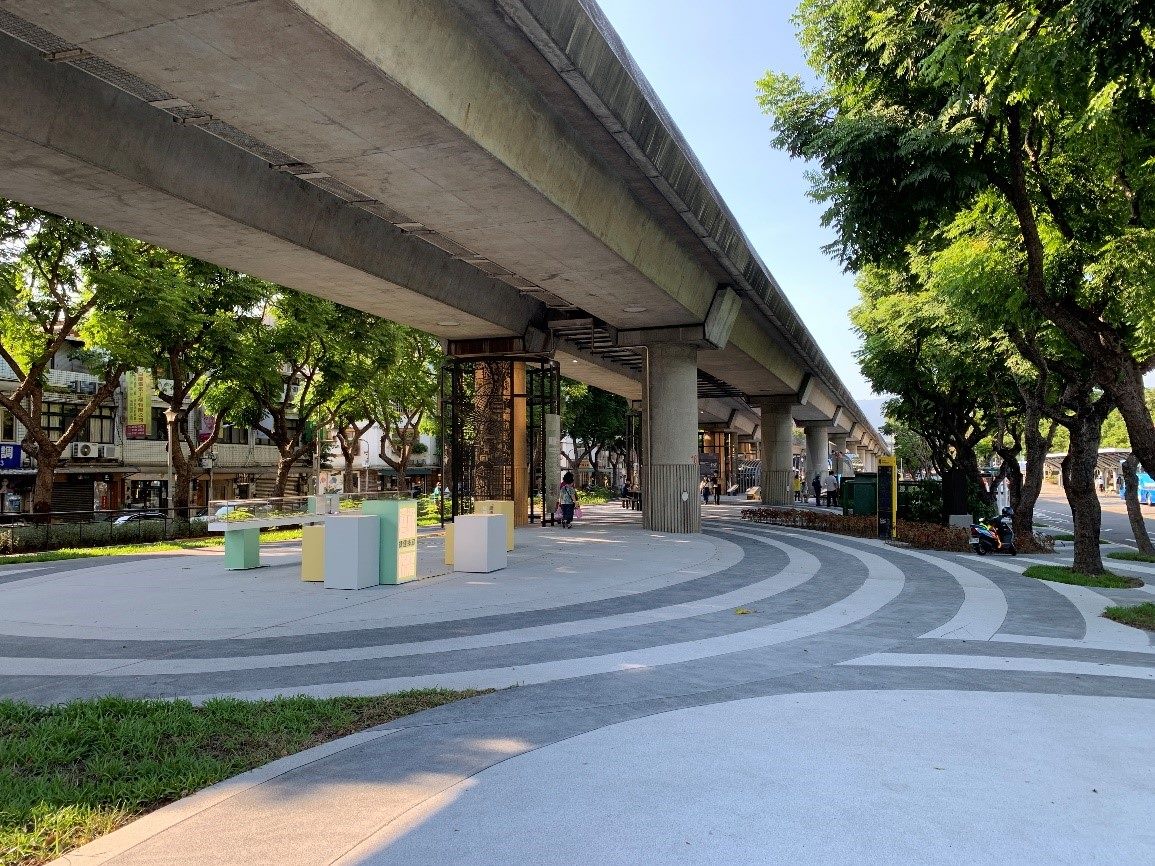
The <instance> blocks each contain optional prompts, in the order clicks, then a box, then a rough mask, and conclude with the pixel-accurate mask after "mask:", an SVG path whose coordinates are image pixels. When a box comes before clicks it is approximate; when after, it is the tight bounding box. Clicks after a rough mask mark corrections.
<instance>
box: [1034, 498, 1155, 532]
mask: <svg viewBox="0 0 1155 866" xmlns="http://www.w3.org/2000/svg"><path fill="white" fill-rule="evenodd" d="M1099 504H1100V505H1101V506H1102V508H1103V529H1102V533H1101V537H1102V538H1103V539H1105V540H1107V541H1114V542H1116V543H1118V544H1127V545H1130V546H1132V547H1134V546H1135V537H1134V535H1133V534H1132V533H1131V522H1130V521H1129V520H1128V519H1127V506H1126V505H1125V504H1124V502H1123V500H1122V499H1120V498H1119V497H1118V496H1116V495H1115V494H1113V493H1111V494H1104V495H1102V496H1100V497H1099ZM1143 516H1144V518H1145V520H1146V523H1147V532H1149V533H1150V534H1151V537H1152V538H1155V508H1153V507H1151V506H1150V505H1145V506H1143ZM1035 523H1036V526H1037V525H1038V524H1039V523H1043V524H1046V526H1045V527H1044V528H1046V529H1058V530H1062V531H1066V532H1069V531H1071V529H1072V525H1071V508H1070V506H1069V505H1067V498H1066V496H1064V494H1063V491H1062V489H1061V488H1059V487H1056V486H1055V485H1053V484H1047V485H1045V486H1044V487H1043V495H1042V496H1040V497H1039V502H1038V504H1037V505H1036V506H1035Z"/></svg>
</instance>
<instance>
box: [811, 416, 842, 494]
mask: <svg viewBox="0 0 1155 866" xmlns="http://www.w3.org/2000/svg"><path fill="white" fill-rule="evenodd" d="M803 429H804V430H805V431H806V480H807V482H809V481H810V480H811V479H813V478H814V474H815V473H818V474H819V475H821V476H823V477H826V473H827V472H829V471H830V470H829V467H828V466H827V458H828V457H829V456H830V436H829V432H828V431H827V428H826V427H825V426H819V425H817V424H808V425H806V427H804V428H803ZM834 471H835V473H836V474H837V472H838V469H837V467H836V468H835V469H834Z"/></svg>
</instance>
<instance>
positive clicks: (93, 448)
mask: <svg viewBox="0 0 1155 866" xmlns="http://www.w3.org/2000/svg"><path fill="white" fill-rule="evenodd" d="M99 455H100V446H99V445H97V444H96V443H95V442H73V443H72V457H73V459H78V460H94V459H96V458H97V457H98V456H99Z"/></svg>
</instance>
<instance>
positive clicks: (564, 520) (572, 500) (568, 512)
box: [557, 472, 577, 529]
mask: <svg viewBox="0 0 1155 866" xmlns="http://www.w3.org/2000/svg"><path fill="white" fill-rule="evenodd" d="M557 504H558V508H560V509H561V526H562V529H569V528H570V527H571V526H573V513H574V508H576V507H577V488H576V487H574V485H573V473H572V472H567V473H566V474H565V475H563V476H562V477H561V486H560V487H558V490H557Z"/></svg>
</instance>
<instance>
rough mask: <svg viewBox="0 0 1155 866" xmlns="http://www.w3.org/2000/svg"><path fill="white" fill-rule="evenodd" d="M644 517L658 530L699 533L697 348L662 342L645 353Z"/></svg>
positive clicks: (646, 525)
mask: <svg viewBox="0 0 1155 866" xmlns="http://www.w3.org/2000/svg"><path fill="white" fill-rule="evenodd" d="M646 356H647V357H646V409H645V413H644V415H645V418H646V425H645V432H646V437H645V438H646V449H647V451H648V453H647V454H646V459H645V465H644V467H643V469H644V472H643V477H644V480H645V483H644V488H643V490H642V521H643V525H644V526H645V527H646V529H652V530H655V531H657V532H698V531H700V530H701V528H702V503H701V498H700V497H699V496H698V482H699V478H698V350H697V349H696V348H695V347H694V346H687V345H685V344H683V343H660V344H656V345H652V346H649V347H648V349H647V352H646Z"/></svg>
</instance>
